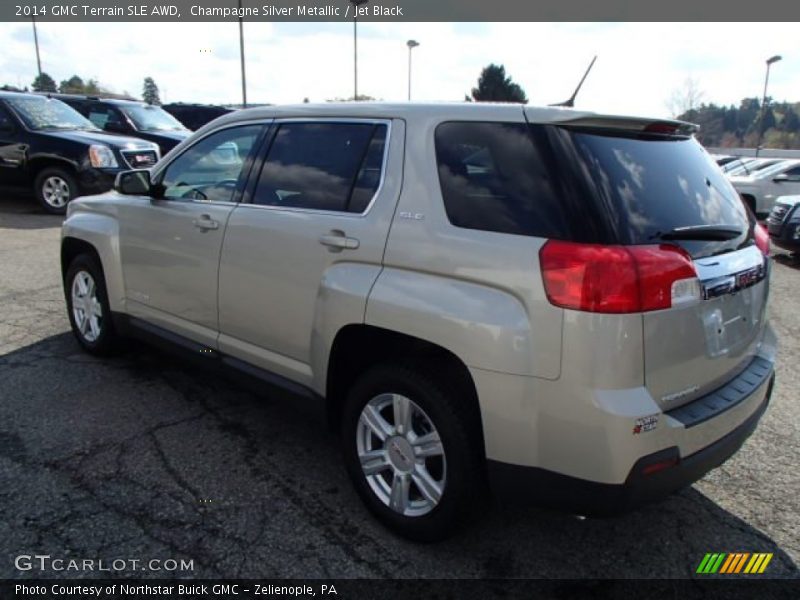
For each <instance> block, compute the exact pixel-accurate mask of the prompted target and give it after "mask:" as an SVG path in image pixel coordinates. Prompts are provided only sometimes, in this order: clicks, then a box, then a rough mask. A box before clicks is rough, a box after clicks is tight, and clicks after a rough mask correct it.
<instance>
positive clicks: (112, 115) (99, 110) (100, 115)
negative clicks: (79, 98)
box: [88, 104, 122, 129]
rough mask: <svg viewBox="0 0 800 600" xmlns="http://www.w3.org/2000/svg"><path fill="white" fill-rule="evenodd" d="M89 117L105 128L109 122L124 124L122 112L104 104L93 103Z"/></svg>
mask: <svg viewBox="0 0 800 600" xmlns="http://www.w3.org/2000/svg"><path fill="white" fill-rule="evenodd" d="M88 118H89V120H90V121H91V122H92V123H94V124H95V125H96V126H97V127H99V128H100V129H104V128H105V126H106V124H107V123H109V122H111V123H115V124H116V125H122V119H121V118H120V114H119V113H118V112H117V111H115V110H114V109H112V108H110V107H108V106H103V105H102V104H93V105H92V106H91V108H90V109H89V115H88Z"/></svg>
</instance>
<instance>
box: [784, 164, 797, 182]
mask: <svg viewBox="0 0 800 600" xmlns="http://www.w3.org/2000/svg"><path fill="white" fill-rule="evenodd" d="M786 176H787V177H788V178H789V180H790V181H800V167H795V168H794V169H789V170H788V171H786Z"/></svg>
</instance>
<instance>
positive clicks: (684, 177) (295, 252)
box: [61, 103, 775, 540]
mask: <svg viewBox="0 0 800 600" xmlns="http://www.w3.org/2000/svg"><path fill="white" fill-rule="evenodd" d="M767 246H768V241H767V236H766V234H765V232H764V231H763V229H761V227H760V226H758V225H757V224H756V223H755V221H754V219H753V218H752V216H751V215H750V214H749V212H748V211H747V210H746V209H745V207H744V206H743V205H742V203H741V201H740V200H739V198H738V196H737V194H736V192H735V191H734V190H733V188H732V187H731V185H730V184H729V183H728V182H727V180H726V179H725V177H724V176H723V175H722V173H721V172H720V170H719V168H718V167H717V166H716V164H715V163H714V161H713V160H711V158H710V157H709V155H708V154H707V153H706V152H705V151H704V150H703V149H702V147H701V146H700V145H699V144H698V143H697V142H696V141H695V140H694V139H693V137H692V126H690V125H688V124H686V123H681V122H674V121H654V120H648V119H639V118H628V117H612V116H604V115H597V114H592V113H586V112H579V111H572V110H563V109H549V108H533V107H522V106H519V105H481V104H463V105H460V104H452V105H416V104H402V105H392V104H362V103H356V104H343V105H332V104H328V105H323V106H313V105H302V106H297V107H269V108H259V109H251V110H244V111H239V112H236V113H234V114H230V115H227V116H224V117H222V118H220V119H217V120H216V121H214V122H212V123H210V124H209V125H207V126H205V127H204V128H202V129H201V130H199V131H198V132H196V133H195V134H194V135H193V136H192V137H190V138H189V139H187V140H186V141H184V142H182V143H181V144H180V145H179V146H177V147H176V148H175V149H174V150H172V151H171V152H170V153H169V154H168V155H167V156H166V157H165V158H164V159H163V160H162V161H161V162H160V163H159V164H158V165H157V166H155V167H154V168H153V169H152V170H151V171H131V172H127V173H124V174H122V175H120V176H119V177H118V178H117V184H116V189H115V191H112V192H109V193H107V194H104V195H100V196H95V197H91V198H81V199H78V200H75V201H74V202H72V203H71V204H70V207H69V214H68V218H67V219H66V221H65V223H64V227H63V241H62V250H61V261H62V267H63V273H64V286H65V292H66V301H67V308H68V313H69V318H70V321H71V323H72V327H73V330H74V332H75V336H76V337H77V340H78V342H79V343H80V344H81V345H82V346H83V347H84V348H85V349H86V350H87V351H89V352H92V353H95V354H106V353H108V352H111V351H112V350H114V349H115V348H117V347H118V346H119V341H120V339H121V338H122V337H123V336H128V335H137V336H141V337H147V338H150V339H158V340H167V341H169V342H174V344H175V345H176V346H178V347H180V348H183V349H184V350H189V351H190V352H191V353H193V354H194V355H196V356H198V357H199V359H200V360H204V361H207V363H209V364H212V363H213V364H215V365H221V366H224V367H226V368H231V369H235V370H238V371H240V372H243V373H245V374H248V375H251V376H255V377H258V378H259V379H260V380H263V381H265V382H268V383H270V384H277V385H282V386H285V387H288V388H290V389H292V390H294V391H296V392H298V393H299V394H305V395H308V396H316V397H323V398H325V399H326V406H327V407H328V411H329V415H330V417H331V420H332V422H333V423H335V424H336V426H337V427H338V428H339V429H340V430H341V439H342V448H343V455H344V460H345V463H346V466H347V469H348V471H349V474H350V476H351V478H352V480H353V483H354V485H355V488H356V489H357V490H358V493H359V494H360V496H361V497H362V499H363V500H364V502H365V503H366V505H367V507H369V509H370V510H371V511H372V512H373V513H374V514H375V515H377V516H378V517H379V518H380V520H381V521H383V522H384V523H385V524H386V525H388V526H389V527H391V528H392V529H393V530H395V531H397V532H399V533H400V534H402V535H405V536H408V537H410V538H414V539H420V540H431V539H436V538H441V537H443V536H445V535H447V534H448V533H449V532H451V531H452V529H453V528H454V527H455V526H456V525H458V524H459V523H461V522H463V521H464V520H465V518H466V517H467V516H469V515H470V514H472V511H473V510H474V508H475V506H476V504H479V501H480V500H481V499H482V497H483V496H484V494H483V492H484V490H486V489H487V487H488V486H487V482H489V481H491V483H492V485H497V486H503V485H509V484H510V485H511V486H513V488H514V490H515V492H516V493H517V495H519V494H520V493H521V491H522V490H523V488H529V489H530V492H532V493H533V495H534V498H533V499H535V500H537V501H539V502H544V503H549V504H551V505H554V506H557V507H559V508H562V509H564V510H568V511H575V512H578V513H581V514H592V515H593V514H607V513H610V512H619V511H624V510H628V509H630V508H632V507H634V506H637V505H639V504H641V503H642V502H645V501H648V500H652V499H656V498H659V497H663V496H664V495H666V494H668V493H670V492H672V491H674V490H676V489H679V488H681V487H683V486H686V485H689V484H691V483H692V482H693V481H695V480H697V479H698V478H700V477H702V476H703V474H704V473H706V472H707V471H708V470H709V469H711V468H713V467H716V466H717V465H719V464H721V463H722V462H723V461H725V460H726V459H727V458H728V457H730V456H731V455H732V454H733V453H734V452H736V450H737V449H738V448H739V446H740V445H741V444H742V442H743V441H744V440H745V438H747V436H748V435H749V434H750V433H751V432H752V431H753V429H754V428H755V426H756V423H757V421H758V420H759V418H760V417H761V415H762V414H763V412H764V410H765V409H766V406H767V403H768V401H769V397H770V393H771V389H772V384H773V378H774V376H773V363H774V356H775V337H774V334H773V332H772V329H771V328H770V326H769V325H768V323H767V319H766V316H765V309H766V303H767V295H768V285H769V284H768V281H769V270H770V267H769V259H768V258H767V256H766V252H767Z"/></svg>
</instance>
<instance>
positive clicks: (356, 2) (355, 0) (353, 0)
mask: <svg viewBox="0 0 800 600" xmlns="http://www.w3.org/2000/svg"><path fill="white" fill-rule="evenodd" d="M348 1H349V2H350V4H352V5H353V11H354V14H353V101H354V102H357V101H358V7H359V6H361V5H362V4H366V3H367V2H369V0H348Z"/></svg>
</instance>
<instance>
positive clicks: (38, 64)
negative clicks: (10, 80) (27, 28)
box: [31, 17, 42, 77]
mask: <svg viewBox="0 0 800 600" xmlns="http://www.w3.org/2000/svg"><path fill="white" fill-rule="evenodd" d="M31 23H33V44H34V46H36V70H37V71H38V73H39V77H41V76H42V59H41V58H39V36H38V34H37V33H36V18H35V17H31Z"/></svg>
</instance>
